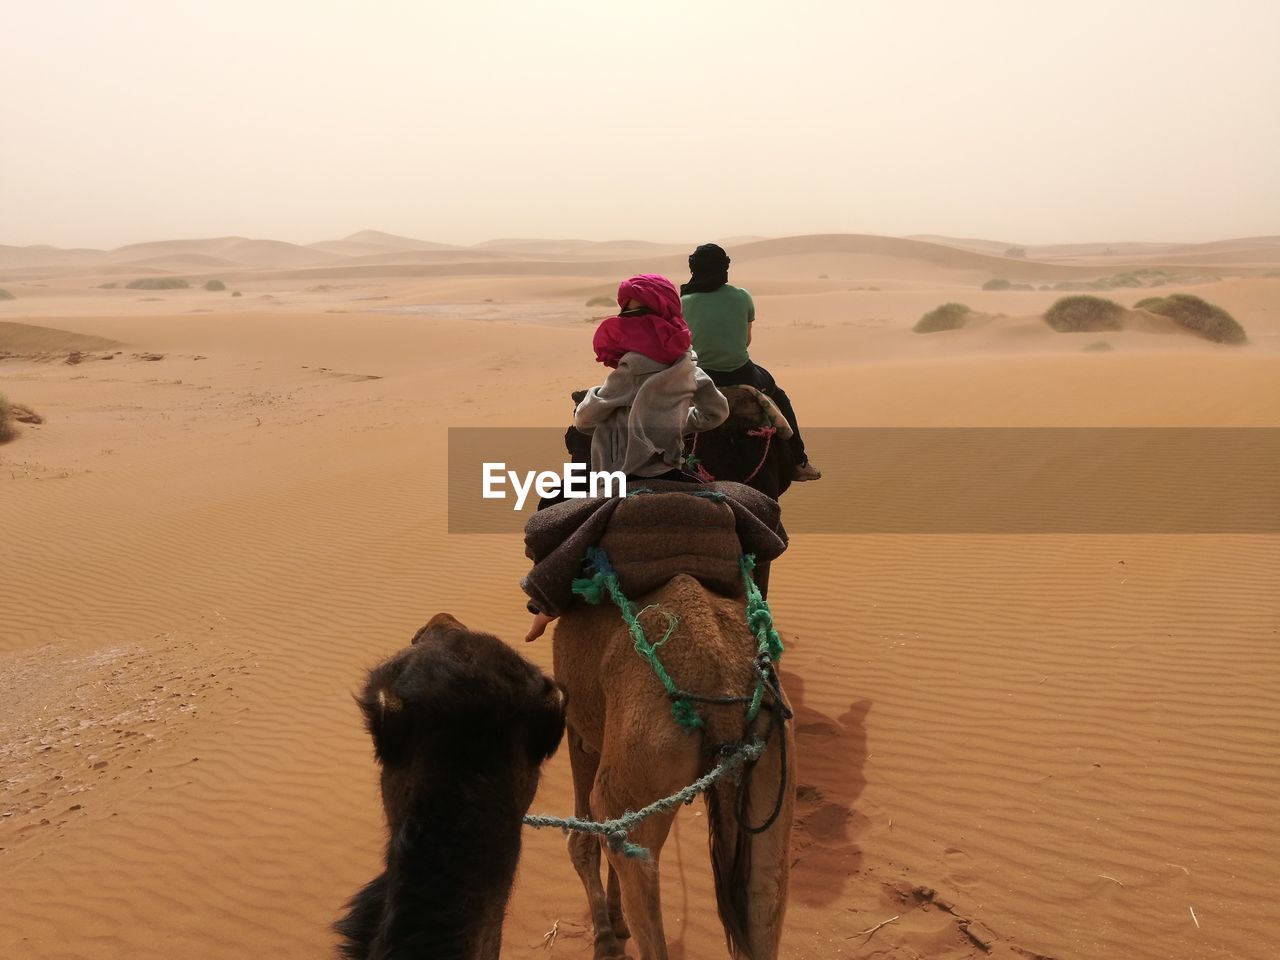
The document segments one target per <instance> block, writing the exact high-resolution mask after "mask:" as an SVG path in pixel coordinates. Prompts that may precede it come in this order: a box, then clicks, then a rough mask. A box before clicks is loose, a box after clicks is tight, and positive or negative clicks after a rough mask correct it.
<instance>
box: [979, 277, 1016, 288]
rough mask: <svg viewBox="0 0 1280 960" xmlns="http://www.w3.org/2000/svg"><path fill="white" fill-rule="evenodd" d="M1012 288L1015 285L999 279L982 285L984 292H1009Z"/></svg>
mask: <svg viewBox="0 0 1280 960" xmlns="http://www.w3.org/2000/svg"><path fill="white" fill-rule="evenodd" d="M1011 286H1013V284H1011V283H1010V282H1009V281H1008V280H1002V279H999V278H997V279H995V280H988V281H987V282H986V283H984V284H983V285H982V289H983V290H1008V289H1009V288H1010V287H1011Z"/></svg>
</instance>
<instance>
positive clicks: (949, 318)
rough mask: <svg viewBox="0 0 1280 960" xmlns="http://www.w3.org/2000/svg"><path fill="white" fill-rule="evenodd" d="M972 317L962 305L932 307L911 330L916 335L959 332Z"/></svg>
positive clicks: (952, 304)
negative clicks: (946, 331) (947, 331)
mask: <svg viewBox="0 0 1280 960" xmlns="http://www.w3.org/2000/svg"><path fill="white" fill-rule="evenodd" d="M972 315H973V311H972V310H970V309H969V308H968V307H967V306H965V305H964V304H963V303H944V304H943V305H942V306H940V307H934V308H933V309H932V310H930V311H929V312H928V313H926V314H925V315H924V316H923V317H921V318H920V319H919V320H917V321H916V325H915V326H914V327H912V328H911V329H912V330H914V331H915V332H916V333H937V332H938V331H939V330H959V329H960V328H961V327H963V326H964V325H965V324H966V323H968V322H969V318H970V317H971V316H972Z"/></svg>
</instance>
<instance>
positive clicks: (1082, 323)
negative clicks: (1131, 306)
mask: <svg viewBox="0 0 1280 960" xmlns="http://www.w3.org/2000/svg"><path fill="white" fill-rule="evenodd" d="M1044 322H1045V323H1047V324H1048V325H1049V326H1051V327H1052V328H1053V329H1054V330H1056V331H1058V333H1077V332H1080V331H1084V330H1119V329H1120V328H1121V327H1122V326H1124V307H1122V306H1120V304H1118V303H1116V302H1115V301H1114V300H1106V299H1103V298H1102V297H1091V296H1089V295H1087V294H1082V295H1080V296H1076V297H1063V298H1061V299H1060V300H1058V301H1057V302H1056V303H1055V304H1054V305H1053V306H1051V307H1050V308H1049V309H1048V310H1046V311H1045V312H1044Z"/></svg>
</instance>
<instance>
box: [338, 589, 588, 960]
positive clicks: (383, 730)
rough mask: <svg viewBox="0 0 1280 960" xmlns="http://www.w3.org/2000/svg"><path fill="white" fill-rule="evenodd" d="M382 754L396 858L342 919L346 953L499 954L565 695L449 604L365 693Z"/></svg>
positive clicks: (465, 957)
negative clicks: (528, 820)
mask: <svg viewBox="0 0 1280 960" xmlns="http://www.w3.org/2000/svg"><path fill="white" fill-rule="evenodd" d="M357 702H358V703H359V705H360V709H361V711H362V712H363V713H364V717H365V723H366V725H367V727H368V730H369V733H370V735H371V736H372V738H373V746H374V753H375V755H376V757H377V760H378V763H379V764H380V765H381V767H382V774H381V777H382V782H381V786H382V804H383V809H384V811H385V813H386V818H387V827H388V831H389V834H390V840H389V842H388V844H387V850H386V869H385V870H384V871H383V872H382V873H381V874H380V875H379V876H378V877H377V878H376V879H374V880H373V881H372V882H370V883H369V884H367V885H366V886H365V887H364V888H363V889H362V890H361V891H360V892H359V893H357V894H356V895H355V896H354V897H353V898H352V899H351V901H350V902H349V903H348V905H347V907H348V912H347V915H346V916H345V917H344V918H343V919H342V920H340V921H339V922H338V923H337V924H336V929H337V931H338V933H339V934H340V935H341V936H342V938H343V942H342V944H341V946H340V948H339V949H340V952H341V954H342V956H344V957H346V958H347V960H391V958H397V957H432V958H434V960H498V954H499V950H500V947H501V944H502V920H503V914H504V912H505V909H506V904H507V899H508V897H509V896H510V893H511V885H512V882H513V880H514V877H515V870H516V861H517V860H518V858H519V856H520V832H521V818H522V817H523V816H524V814H525V812H526V811H527V810H528V809H529V804H530V803H531V802H532V801H533V795H534V792H535V791H536V790H537V786H538V778H539V774H540V770H541V766H542V763H543V761H545V760H547V759H548V758H549V757H550V756H551V755H552V754H553V753H555V751H556V748H557V747H558V746H559V744H560V740H561V737H562V736H563V734H564V726H565V719H564V703H565V701H564V694H563V692H562V691H561V690H560V688H559V687H558V686H556V684H555V683H553V682H552V681H551V680H550V679H549V678H548V677H547V676H546V675H545V674H543V673H542V671H541V670H539V669H538V668H537V667H535V666H533V665H532V664H531V663H529V662H528V661H527V660H525V659H524V658H522V657H520V656H519V655H517V654H516V653H515V652H514V651H513V650H511V649H510V648H509V647H508V646H507V645H506V644H504V643H503V642H502V641H501V640H499V639H498V638H497V637H494V636H490V635H489V634H485V633H473V632H471V631H469V630H468V629H467V628H466V627H464V626H463V625H462V624H461V623H459V622H458V621H457V620H456V619H454V618H453V617H452V616H450V615H449V614H447V613H441V614H437V615H436V616H435V617H433V618H432V619H431V621H430V622H429V623H428V624H427V625H426V626H425V627H423V628H422V629H421V630H419V631H418V633H417V635H415V636H414V638H413V643H412V645H411V646H409V647H408V648H406V649H404V650H402V651H400V652H399V653H398V654H396V655H395V656H393V657H392V658H391V659H389V660H387V661H386V662H385V663H383V664H381V665H380V666H378V667H376V668H374V670H373V671H372V672H371V673H370V674H369V678H368V682H367V684H366V685H365V689H364V692H363V694H362V695H361V696H360V697H359V698H358V699H357Z"/></svg>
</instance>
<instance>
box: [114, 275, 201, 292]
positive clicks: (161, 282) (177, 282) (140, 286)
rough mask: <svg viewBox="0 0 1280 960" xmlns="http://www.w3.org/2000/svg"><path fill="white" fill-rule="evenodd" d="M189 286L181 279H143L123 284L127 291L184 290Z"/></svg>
mask: <svg viewBox="0 0 1280 960" xmlns="http://www.w3.org/2000/svg"><path fill="white" fill-rule="evenodd" d="M190 286H191V284H189V283H187V281H185V280H183V279H182V278H181V277H143V278H142V279H140V280H131V281H129V282H128V283H126V284H125V288H126V289H128V290H186V289H187V288H188V287H190Z"/></svg>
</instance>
